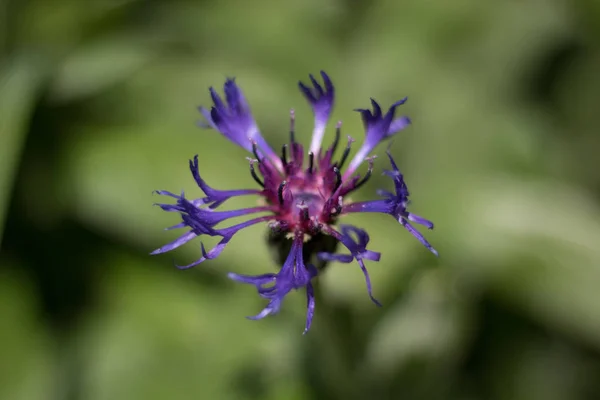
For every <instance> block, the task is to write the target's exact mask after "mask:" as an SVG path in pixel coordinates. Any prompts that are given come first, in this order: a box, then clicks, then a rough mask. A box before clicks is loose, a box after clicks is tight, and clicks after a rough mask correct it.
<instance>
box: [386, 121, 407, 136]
mask: <svg viewBox="0 0 600 400" xmlns="http://www.w3.org/2000/svg"><path fill="white" fill-rule="evenodd" d="M411 122H412V121H411V120H410V118H408V117H407V116H403V117H400V118H396V119H395V120H393V121H392V123H391V124H390V127H389V128H388V132H387V134H386V135H385V137H386V138H390V137H392V136H394V135H395V134H396V133H398V132H400V131H401V130H403V129H405V128H406V127H408V126H409V125H410V124H411Z"/></svg>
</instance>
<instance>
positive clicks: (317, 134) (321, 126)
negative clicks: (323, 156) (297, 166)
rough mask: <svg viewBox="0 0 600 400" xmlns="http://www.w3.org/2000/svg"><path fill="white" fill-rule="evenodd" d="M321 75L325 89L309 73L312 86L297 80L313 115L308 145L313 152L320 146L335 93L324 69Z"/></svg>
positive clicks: (317, 150) (316, 151)
mask: <svg viewBox="0 0 600 400" xmlns="http://www.w3.org/2000/svg"><path fill="white" fill-rule="evenodd" d="M321 77H322V78H323V82H324V83H325V89H323V87H322V86H321V84H320V83H319V82H317V80H316V79H315V78H314V76H312V75H310V80H311V82H312V87H309V86H307V85H305V84H304V83H302V82H298V86H299V87H300V90H301V91H302V93H303V94H304V97H306V99H307V100H308V102H309V103H310V105H311V107H312V109H313V113H314V115H315V127H314V130H313V135H312V141H311V145H310V151H311V152H313V153H314V154H317V153H318V152H319V149H320V148H321V142H322V140H323V134H324V133H325V126H326V125H327V121H328V120H329V116H330V114H331V110H332V109H333V101H334V93H335V89H334V87H333V83H332V82H331V79H330V78H329V76H328V75H327V74H326V73H325V72H324V71H321Z"/></svg>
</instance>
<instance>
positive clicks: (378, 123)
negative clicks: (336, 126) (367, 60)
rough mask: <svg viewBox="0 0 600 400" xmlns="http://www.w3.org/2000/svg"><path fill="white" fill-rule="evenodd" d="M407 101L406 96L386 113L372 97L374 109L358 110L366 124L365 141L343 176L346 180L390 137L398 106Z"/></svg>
mask: <svg viewBox="0 0 600 400" xmlns="http://www.w3.org/2000/svg"><path fill="white" fill-rule="evenodd" d="M405 102H406V98H404V99H402V100H400V101H397V102H395V103H394V104H392V105H391V106H390V108H389V109H388V111H387V113H385V115H383V114H382V112H381V107H380V106H379V104H378V103H377V102H376V101H375V100H373V99H371V103H372V106H373V111H371V110H367V109H357V110H356V111H359V112H360V113H361V116H362V120H363V124H364V126H365V130H366V133H365V141H364V142H363V144H362V146H361V148H360V149H359V150H358V152H357V153H356V155H355V156H354V158H353V159H352V161H350V165H349V166H348V169H347V170H346V172H345V173H344V176H343V178H344V181H345V180H347V179H348V178H349V177H350V176H351V175H352V174H354V172H355V171H356V169H357V168H358V166H359V165H360V164H361V163H362V162H363V161H364V159H365V158H366V157H367V156H368V155H369V153H371V151H373V149H374V148H375V147H376V146H377V145H378V144H379V143H380V142H381V141H382V140H384V139H386V138H388V137H389V136H388V132H389V131H390V125H391V123H392V121H393V119H394V114H395V112H396V107H398V106H400V105H402V104H404V103H405Z"/></svg>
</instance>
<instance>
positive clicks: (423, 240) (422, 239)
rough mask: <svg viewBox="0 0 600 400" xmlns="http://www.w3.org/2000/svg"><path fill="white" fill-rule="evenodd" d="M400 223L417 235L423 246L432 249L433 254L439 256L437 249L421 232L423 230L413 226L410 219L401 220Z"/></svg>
mask: <svg viewBox="0 0 600 400" xmlns="http://www.w3.org/2000/svg"><path fill="white" fill-rule="evenodd" d="M400 223H401V224H402V226H404V227H405V228H406V230H407V231H409V232H410V233H411V234H412V235H413V236H414V237H416V238H417V240H418V241H419V242H421V244H422V245H423V246H425V247H427V248H428V249H429V251H431V252H432V253H433V254H435V255H436V256H438V252H437V250H436V249H434V248H433V246H431V245H430V244H429V242H428V241H427V240H426V239H425V238H424V237H423V235H422V234H421V232H419V231H418V230H416V229H415V227H414V226H412V225H411V224H410V223H409V222H408V221H405V220H401V221H400Z"/></svg>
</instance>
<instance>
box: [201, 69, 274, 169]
mask: <svg viewBox="0 0 600 400" xmlns="http://www.w3.org/2000/svg"><path fill="white" fill-rule="evenodd" d="M209 90H210V95H211V98H212V100H213V107H212V108H211V109H210V112H209V111H208V110H207V109H205V108H204V107H199V110H200V112H201V113H202V115H203V116H204V118H205V119H206V122H207V124H208V125H209V126H210V127H211V128H213V129H216V130H217V131H219V132H220V133H221V134H222V135H223V136H225V137H226V138H227V139H229V140H230V141H232V142H233V143H235V144H237V145H238V146H240V147H243V148H244V149H246V150H247V151H249V152H252V143H253V142H256V143H257V144H258V147H259V149H260V151H261V153H263V154H264V155H265V156H267V157H268V158H269V159H270V160H271V161H272V162H273V163H274V164H275V165H276V166H278V167H279V163H280V161H279V158H278V157H277V156H276V155H275V153H274V152H273V149H272V148H271V147H270V146H269V145H268V144H267V142H266V141H265V140H264V138H263V137H262V135H261V134H260V131H259V130H258V126H257V125H256V122H255V121H254V117H253V116H252V112H251V111H250V106H249V105H248V103H247V102H246V98H245V97H244V94H243V93H242V90H241V89H240V88H239V86H237V84H236V83H235V80H234V79H227V80H226V81H225V84H224V86H223V91H224V92H225V99H226V103H225V102H223V100H222V99H221V97H220V96H219V94H218V93H217V91H216V90H215V89H214V88H212V87H211V88H210V89H209Z"/></svg>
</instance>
